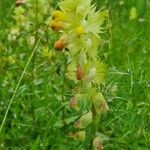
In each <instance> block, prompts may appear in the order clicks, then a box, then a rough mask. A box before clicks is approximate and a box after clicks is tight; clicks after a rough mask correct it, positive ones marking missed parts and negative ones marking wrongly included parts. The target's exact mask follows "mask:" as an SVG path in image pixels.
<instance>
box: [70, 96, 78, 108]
mask: <svg viewBox="0 0 150 150" xmlns="http://www.w3.org/2000/svg"><path fill="white" fill-rule="evenodd" d="M77 105H78V101H77V99H76V98H72V99H71V100H70V101H69V106H70V107H71V108H76V107H77Z"/></svg>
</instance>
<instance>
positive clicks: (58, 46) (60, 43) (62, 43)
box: [54, 38, 67, 51]
mask: <svg viewBox="0 0 150 150" xmlns="http://www.w3.org/2000/svg"><path fill="white" fill-rule="evenodd" d="M66 45H67V42H66V40H65V39H64V38H62V39H59V40H58V41H56V43H55V45H54V48H55V49H56V50H60V51H62V50H63V49H64V48H65V47H66Z"/></svg>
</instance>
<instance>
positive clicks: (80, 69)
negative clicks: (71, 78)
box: [76, 65, 84, 80]
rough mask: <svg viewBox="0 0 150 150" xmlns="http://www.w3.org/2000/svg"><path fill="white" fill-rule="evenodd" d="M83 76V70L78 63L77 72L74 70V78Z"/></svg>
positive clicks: (79, 78)
mask: <svg viewBox="0 0 150 150" xmlns="http://www.w3.org/2000/svg"><path fill="white" fill-rule="evenodd" d="M83 77H84V70H83V68H82V67H81V66H80V65H78V66H77V72H76V78H77V80H82V79H83Z"/></svg>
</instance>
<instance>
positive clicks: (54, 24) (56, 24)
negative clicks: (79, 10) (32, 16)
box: [51, 20, 63, 32]
mask: <svg viewBox="0 0 150 150" xmlns="http://www.w3.org/2000/svg"><path fill="white" fill-rule="evenodd" d="M51 28H52V30H53V31H56V32H57V31H60V30H61V29H63V22H62V21H55V20H54V21H52V23H51Z"/></svg>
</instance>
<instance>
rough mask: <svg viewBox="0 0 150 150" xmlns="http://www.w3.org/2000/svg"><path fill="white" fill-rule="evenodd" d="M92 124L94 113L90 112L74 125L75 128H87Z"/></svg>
mask: <svg viewBox="0 0 150 150" xmlns="http://www.w3.org/2000/svg"><path fill="white" fill-rule="evenodd" d="M91 123H92V112H89V113H87V114H85V115H83V116H82V117H81V118H80V119H79V120H77V121H76V122H75V124H74V127H75V128H86V127H87V126H88V125H89V124H91Z"/></svg>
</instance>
